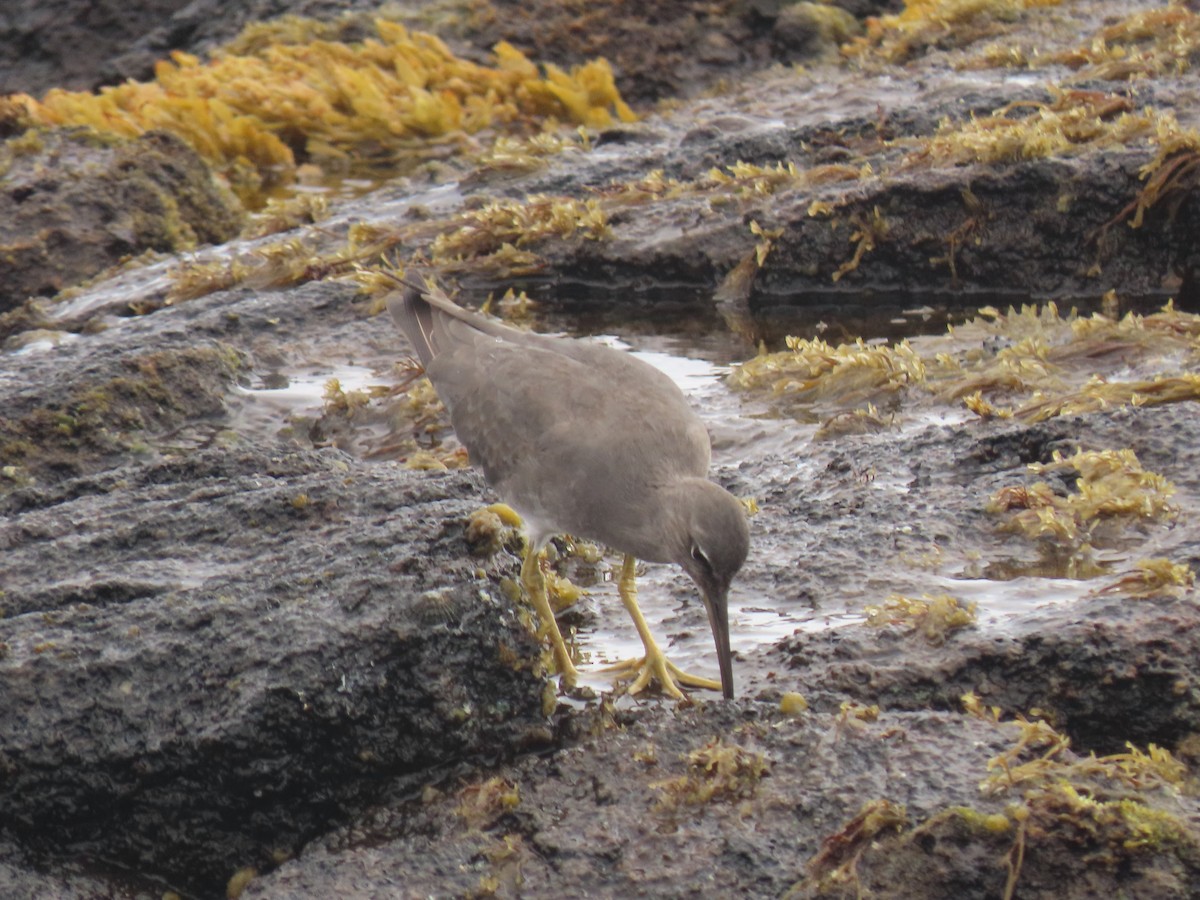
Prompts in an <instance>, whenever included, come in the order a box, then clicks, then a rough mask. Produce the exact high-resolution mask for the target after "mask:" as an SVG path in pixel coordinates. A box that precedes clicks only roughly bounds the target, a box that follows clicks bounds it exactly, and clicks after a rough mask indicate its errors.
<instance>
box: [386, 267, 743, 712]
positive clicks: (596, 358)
mask: <svg viewBox="0 0 1200 900" xmlns="http://www.w3.org/2000/svg"><path fill="white" fill-rule="evenodd" d="M403 284H404V288H403V289H402V290H400V291H398V292H396V293H394V294H393V295H392V296H391V297H390V298H389V299H388V304H387V305H388V310H389V311H390V312H391V314H392V317H393V319H394V320H395V322H396V324H397V325H398V326H399V327H400V329H401V330H402V331H403V332H404V333H405V334H406V335H407V336H408V339H409V341H410V342H411V343H412V345H413V348H414V350H415V351H416V354H417V356H418V357H419V359H420V361H421V364H422V365H423V366H424V368H425V372H426V374H427V375H428V376H429V378H430V380H431V381H432V382H433V386H434V389H435V390H436V391H437V394H438V396H439V397H440V398H441V400H442V403H443V404H444V405H445V406H446V408H447V410H448V411H449V413H450V422H451V424H452V425H453V426H454V430H455V432H456V434H457V435H458V438H459V440H460V441H461V442H462V443H463V445H464V446H465V447H466V448H467V452H468V454H469V456H470V459H471V462H472V464H474V465H476V466H479V467H480V468H481V469H482V470H483V474H484V477H485V478H486V479H487V481H488V483H489V484H491V485H492V487H493V488H495V490H496V492H497V493H498V494H499V495H500V498H501V499H502V500H504V501H505V502H506V503H507V504H508V505H509V506H511V507H512V508H513V509H514V510H515V511H516V512H517V513H518V514H519V515H520V516H521V518H522V520H523V522H524V525H525V529H526V533H527V537H528V542H527V547H526V553H525V558H524V561H523V563H522V566H521V582H522V585H523V586H524V588H525V590H526V591H527V593H528V594H529V598H530V601H531V602H532V604H533V606H534V608H535V609H536V611H537V614H538V617H539V619H540V623H541V628H540V633H541V634H542V635H543V636H545V637H546V638H548V639H549V641H550V645H551V649H552V651H553V658H554V662H555V665H556V666H557V669H558V672H559V673H560V675H561V677H562V682H563V684H564V685H565V686H566V687H568V688H569V687H571V686H572V685H574V683H575V680H576V678H577V674H578V673H577V670H576V668H575V665H574V663H573V662H572V660H571V655H570V653H569V651H568V650H567V646H566V644H565V643H564V641H563V638H562V633H561V632H560V630H559V628H558V624H557V622H556V621H555V618H554V613H553V612H552V610H551V608H550V602H549V599H548V597H547V594H546V582H545V576H544V575H543V574H542V570H541V563H540V559H541V552H542V550H543V549H544V547H545V546H546V543H547V542H548V541H549V540H550V538H551V537H552V536H554V535H556V534H570V535H574V536H575V537H580V538H586V539H588V540H593V541H597V542H599V543H601V544H606V545H608V546H609V547H611V548H613V549H615V550H618V551H620V552H621V553H623V554H624V561H623V564H622V567H621V575H620V578H619V580H618V593H619V594H620V597H621V601H622V602H623V603H624V605H625V608H626V610H628V612H629V615H630V616H631V617H632V618H633V623H634V626H635V627H636V628H637V631H638V635H639V637H641V640H642V645H643V647H644V648H645V656H644V658H643V659H641V660H630V661H628V662H625V663H619V664H618V665H617V666H615V667H612V668H614V669H616V670H619V672H620V674H619V676H618V677H620V678H624V679H631V680H632V684H631V685H630V688H629V690H630V692H631V693H638V692H640V691H641V690H643V689H645V688H646V686H647V685H648V684H650V682H651V680H657V682H658V684H659V685H660V687H661V688H662V690H663V691H665V692H666V693H667V694H669V695H671V696H673V697H677V698H682V697H683V696H684V694H683V691H682V690H681V686H682V687H689V688H706V689H711V690H721V691H722V692H723V693H724V696H725V697H726V698H732V697H733V663H732V659H731V656H730V649H729V613H728V606H727V597H728V593H729V585H730V582H731V581H732V580H733V577H734V576H735V575H736V574H737V572H738V570H739V569H740V568H741V567H742V563H743V562H744V561H745V559H746V554H747V552H748V550H749V528H748V526H747V522H746V512H745V509H744V508H743V506H742V504H741V502H740V501H738V500H737V499H736V498H735V497H734V496H733V495H732V494H730V493H729V492H728V491H726V490H725V489H724V488H722V487H720V486H718V485H716V484H714V483H713V482H711V481H709V480H708V467H709V461H710V455H711V451H710V445H709V438H708V432H707V431H706V430H705V428H704V425H703V423H702V422H701V421H700V419H699V418H698V417H697V416H696V413H695V412H694V411H693V410H692V408H691V407H690V406H689V405H688V402H687V399H686V398H685V397H684V395H683V392H682V391H681V390H680V389H679V387H678V386H677V385H676V384H675V382H674V381H672V380H671V378H670V377H669V376H667V375H666V374H665V373H663V372H660V371H659V370H658V369H656V368H654V367H653V366H651V365H649V364H648V363H646V362H643V361H642V360H640V359H638V358H636V357H635V356H632V355H630V354H629V353H625V352H623V351H621V350H617V349H615V348H612V347H608V346H605V345H602V344H599V343H595V342H592V341H587V340H574V339H570V338H563V337H551V336H548V335H540V334H534V333H530V332H524V331H518V330H517V329H515V328H511V327H509V326H507V325H503V324H501V323H499V322H497V321H495V320H493V319H490V318H487V317H485V316H483V315H480V314H478V313H473V312H469V311H467V310H465V309H463V308H462V307H460V306H458V305H457V304H455V303H454V302H452V301H451V300H450V299H449V298H448V297H447V296H446V295H445V294H444V293H443V292H442V291H441V290H440V289H438V288H436V287H435V286H434V285H432V284H428V285H426V286H425V287H423V288H422V287H417V286H415V285H411V284H409V283H408V282H403ZM638 559H642V560H646V561H648V562H658V563H677V564H678V565H680V566H681V567H682V568H683V570H684V571H685V572H686V573H687V574H688V575H689V576H690V577H691V579H692V581H694V582H695V584H696V587H697V588H699V591H700V597H701V599H702V600H703V602H704V607H705V609H706V610H707V612H708V621H709V625H710V627H711V628H712V633H713V639H714V641H715V642H716V648H717V662H718V666H719V669H720V673H721V680H720V682H719V683H718V682H716V681H712V680H711V679H707V678H701V677H698V676H695V675H690V674H688V673H686V672H684V671H682V670H681V669H679V668H678V667H677V666H675V665H674V664H673V663H671V662H670V661H669V660H668V659H667V658H666V656H665V654H664V653H663V651H662V650H661V649H660V648H659V646H658V644H657V643H656V642H655V640H654V637H653V636H652V635H651V633H650V629H649V627H648V626H647V625H646V620H645V618H644V617H643V616H642V613H641V611H640V610H639V609H638V605H637V590H636V585H635V577H634V576H635V567H636V561H637V560H638Z"/></svg>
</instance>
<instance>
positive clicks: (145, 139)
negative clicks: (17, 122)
mask: <svg viewBox="0 0 1200 900" xmlns="http://www.w3.org/2000/svg"><path fill="white" fill-rule="evenodd" d="M0 173H3V175H2V177H3V184H4V190H3V191H0V244H2V245H3V250H4V258H5V260H4V261H5V268H4V272H5V276H6V277H5V279H4V284H3V285H0V311H4V310H6V309H9V308H11V307H13V306H16V305H17V304H19V303H20V302H21V301H23V300H25V299H26V298H27V297H31V296H46V295H52V294H55V293H57V292H58V291H60V290H62V289H63V288H65V287H68V286H70V285H73V284H76V283H77V282H79V281H81V280H83V279H85V278H88V277H90V276H92V275H95V274H96V273H98V272H100V271H101V270H103V269H105V268H107V267H109V266H111V265H114V264H116V263H117V262H120V261H121V260H124V259H126V258H128V257H130V256H135V255H137V254H139V253H142V252H144V251H147V250H158V251H177V250H190V249H194V248H195V247H196V246H197V245H199V244H205V243H221V242H223V241H226V240H228V239H229V238H231V237H233V236H234V235H235V234H237V232H238V229H239V228H240V226H241V219H242V209H241V205H240V204H239V203H238V201H237V200H236V199H235V198H234V197H233V195H232V194H230V193H229V192H228V191H227V190H223V189H221V188H219V187H218V186H217V184H216V183H215V182H214V181H213V178H212V173H211V171H210V170H209V168H208V166H207V165H205V163H204V162H203V161H202V160H201V159H200V157H199V156H198V155H197V154H196V152H195V151H194V150H192V149H191V148H190V147H189V146H187V145H186V144H185V143H184V142H183V141H181V140H180V139H178V138H176V137H173V136H171V135H168V134H163V133H158V132H153V133H149V134H145V135H143V136H141V137H139V138H137V139H135V140H126V139H124V138H113V137H101V136H98V135H96V134H95V133H92V132H90V131H88V130H86V129H55V130H51V131H46V132H40V131H32V132H29V133H27V134H26V135H24V136H23V137H22V138H20V139H17V140H10V141H8V142H7V143H5V144H3V145H0Z"/></svg>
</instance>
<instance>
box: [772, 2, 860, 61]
mask: <svg viewBox="0 0 1200 900" xmlns="http://www.w3.org/2000/svg"><path fill="white" fill-rule="evenodd" d="M861 31H862V25H860V24H859V21H858V20H857V19H856V18H854V16H852V15H851V14H850V13H848V12H847V11H846V10H844V9H841V8H840V7H837V6H830V5H828V4H824V3H792V4H789V5H788V6H786V7H784V8H783V9H782V10H781V11H780V13H779V16H778V18H776V19H775V24H774V25H773V26H772V36H773V37H774V40H775V48H776V56H777V57H778V58H779V59H780V60H781V61H783V62H797V61H800V60H805V59H811V58H813V57H816V56H833V57H836V55H837V52H838V47H839V46H840V45H841V44H844V43H845V42H846V41H848V40H850V39H851V38H852V37H854V36H855V35H856V34H858V33H859V32H861Z"/></svg>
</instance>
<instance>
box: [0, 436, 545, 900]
mask: <svg viewBox="0 0 1200 900" xmlns="http://www.w3.org/2000/svg"><path fill="white" fill-rule="evenodd" d="M447 481H450V482H453V483H454V484H453V485H452V484H448V483H447ZM476 490H477V484H476V483H475V482H474V479H472V478H469V477H464V476H462V475H455V476H450V477H449V478H448V479H437V478H429V477H423V476H419V475H414V474H413V473H409V472H404V471H401V470H396V469H387V468H380V467H376V468H374V469H373V470H371V471H363V470H360V469H358V467H357V466H356V464H355V463H354V462H353V461H352V460H348V459H346V458H345V457H343V456H342V455H341V454H339V453H338V452H337V451H334V450H329V451H323V452H296V451H293V452H285V453H280V454H279V455H271V454H267V453H263V452H261V451H257V450H234V449H214V450H208V451H203V452H199V453H195V454H189V455H188V457H187V458H186V459H176V460H164V461H162V462H160V463H158V464H153V465H135V466H134V467H119V468H116V469H113V470H110V471H109V472H106V473H104V474H103V475H98V476H90V477H83V478H79V479H73V480H68V481H66V482H63V483H62V484H60V485H59V486H57V487H56V488H55V489H53V490H38V491H26V492H20V491H18V492H16V493H15V494H11V495H9V496H8V497H7V498H6V499H7V504H8V506H9V510H10V513H9V515H8V516H7V517H6V519H5V522H4V526H3V528H2V535H0V543H2V544H3V546H4V556H5V586H4V594H3V596H2V598H0V603H2V604H3V610H4V614H5V621H6V625H5V629H4V645H3V647H4V652H3V656H2V658H0V670H2V671H3V676H2V677H3V679H4V684H5V708H6V713H5V716H4V722H3V725H2V726H0V727H2V728H3V736H2V737H0V745H2V746H3V760H4V777H3V787H2V792H3V802H4V806H5V809H6V810H7V811H8V819H7V822H8V826H7V827H8V829H9V834H10V836H12V837H15V838H16V839H17V840H18V841H20V842H21V843H22V845H23V847H24V848H25V849H26V851H27V852H30V853H32V854H36V855H40V856H43V857H48V856H52V855H53V854H55V853H66V854H67V855H69V856H83V857H86V858H92V859H96V860H106V861H108V862H109V863H110V864H113V865H117V866H118V867H120V868H123V869H128V870H131V871H134V872H139V873H146V874H157V875H159V876H161V877H162V878H163V879H164V880H165V881H166V882H167V883H170V884H174V885H176V886H177V887H178V888H181V889H184V890H185V891H187V892H189V893H192V892H195V893H198V894H201V895H209V894H211V893H213V892H215V891H217V890H218V888H219V887H221V886H223V885H224V883H225V881H226V880H227V879H228V877H229V875H230V867H229V861H230V860H238V861H240V864H241V865H246V866H256V867H263V866H264V865H270V864H271V863H272V862H277V861H278V859H279V858H281V857H286V856H288V855H291V854H293V853H295V852H296V851H297V850H298V849H299V848H300V847H301V846H302V845H303V844H304V843H305V842H306V841H308V840H310V839H311V838H312V837H314V836H316V835H318V834H320V833H322V832H323V831H325V830H326V829H327V828H328V827H329V825H330V823H333V822H338V821H346V820H348V819H350V818H352V817H353V815H355V814H356V813H357V812H360V811H361V810H363V809H365V808H366V807H368V806H369V805H372V804H374V803H375V802H376V799H377V791H378V789H379V787H378V786H379V785H380V784H389V785H395V784H396V779H397V778H398V777H399V778H400V779H401V781H402V780H403V777H404V776H406V775H410V774H412V773H421V774H420V777H419V779H418V782H417V783H421V782H423V780H424V779H426V778H427V777H428V776H429V773H430V772H431V771H432V770H436V769H445V770H447V771H454V767H455V765H456V762H458V763H460V762H461V761H463V760H468V759H470V760H475V762H476V764H478V763H479V762H481V761H482V762H489V763H494V762H496V761H497V760H498V759H502V758H503V757H504V756H506V755H509V754H511V753H513V752H514V751H515V750H517V749H535V748H537V747H539V746H542V745H544V744H547V743H548V742H550V741H551V740H552V733H551V730H550V728H549V726H548V723H547V722H546V720H545V719H544V718H543V709H542V681H541V680H540V679H539V678H537V677H535V676H534V674H533V672H532V669H533V665H534V663H533V661H531V660H535V658H536V651H535V650H533V649H532V647H533V645H532V642H531V639H530V636H529V634H528V632H527V631H526V630H525V629H524V628H523V627H522V626H521V625H520V624H519V623H518V622H517V621H516V619H515V617H514V615H513V612H512V610H511V608H510V607H509V606H508V604H507V603H503V602H501V601H500V599H499V596H500V595H499V593H498V591H497V589H496V586H495V585H494V584H490V583H489V582H488V581H487V579H485V578H481V577H479V576H477V575H476V574H475V569H474V567H472V566H471V565H470V560H469V559H463V560H462V563H461V565H459V566H457V567H450V568H447V567H445V566H443V565H437V566H431V565H430V562H429V561H430V560H432V559H439V558H444V557H445V556H447V555H448V553H449V554H461V553H462V550H461V546H462V544H463V539H462V534H461V528H456V527H455V523H456V522H459V521H460V520H461V517H462V516H464V515H465V513H466V512H467V511H469V509H470V508H471V503H472V501H471V500H470V499H469V498H470V497H471V495H473V494H474V493H475V492H476ZM13 507H16V508H17V510H18V511H16V512H12V511H11V510H12V509H13ZM398 511H399V514H398ZM452 547H453V548H455V549H453V550H452V549H451V548H452ZM50 548H53V551H52V553H53V556H54V558H55V559H57V560H59V561H60V562H59V564H58V565H57V566H56V572H55V574H53V575H52V576H51V577H50V578H49V579H47V577H46V576H47V571H46V566H47V563H48V558H47V551H48V550H49V549H50Z"/></svg>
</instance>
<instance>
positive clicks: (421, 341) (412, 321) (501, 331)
mask: <svg viewBox="0 0 1200 900" xmlns="http://www.w3.org/2000/svg"><path fill="white" fill-rule="evenodd" d="M393 277H395V276H393ZM396 281H397V282H398V283H399V284H400V288H401V289H400V291H398V292H397V293H395V294H392V295H391V296H390V297H388V299H387V308H388V312H390V313H391V314H392V319H393V320H394V321H395V322H396V324H397V325H398V326H399V327H400V330H401V331H403V332H404V333H405V335H407V336H408V340H409V343H411V344H412V345H413V349H414V350H415V351H416V353H417V356H418V357H419V358H420V360H421V365H423V366H425V367H426V368H428V367H429V363H430V362H431V361H432V360H433V358H434V357H435V356H437V355H438V354H439V353H440V352H442V351H443V350H445V349H447V348H448V347H449V346H451V345H452V344H453V343H455V341H456V340H457V341H459V342H461V340H462V338H463V336H464V335H466V334H470V333H471V331H474V332H480V333H482V334H490V335H492V336H493V337H505V336H507V337H510V338H511V337H512V335H514V334H517V332H515V331H514V330H513V329H511V328H509V327H508V326H506V325H504V324H502V323H500V322H497V321H496V320H494V319H491V318H488V317H487V316H482V315H480V314H479V313H476V312H471V311H469V310H466V309H463V308H462V307H461V306H459V305H458V304H457V303H455V302H454V301H453V300H451V299H450V298H449V297H448V296H446V292H445V291H444V290H442V288H441V287H439V286H438V284H437V283H436V282H435V281H433V279H426V282H425V285H424V286H421V285H419V284H417V283H415V282H413V281H410V280H409V279H407V278H399V277H396ZM468 329H469V330H468Z"/></svg>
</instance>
